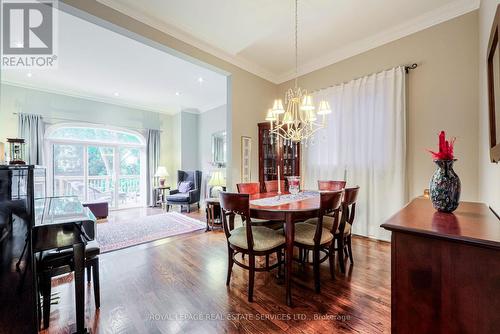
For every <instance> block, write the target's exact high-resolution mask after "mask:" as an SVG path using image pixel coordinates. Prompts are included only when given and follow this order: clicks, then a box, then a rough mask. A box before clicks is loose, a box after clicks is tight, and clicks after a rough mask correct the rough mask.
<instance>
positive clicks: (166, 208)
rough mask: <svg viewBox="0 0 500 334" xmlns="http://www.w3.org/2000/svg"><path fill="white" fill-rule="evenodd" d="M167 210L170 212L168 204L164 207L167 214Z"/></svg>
mask: <svg viewBox="0 0 500 334" xmlns="http://www.w3.org/2000/svg"><path fill="white" fill-rule="evenodd" d="M169 210H170V205H168V204H167V205H165V211H167V212H168V211H169Z"/></svg>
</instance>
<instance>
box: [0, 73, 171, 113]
mask: <svg viewBox="0 0 500 334" xmlns="http://www.w3.org/2000/svg"><path fill="white" fill-rule="evenodd" d="M1 84H2V85H8V86H14V87H20V88H25V89H30V90H36V91H40V92H44V93H49V94H57V95H63V96H68V97H74V98H78V99H85V100H89V101H94V102H100V103H106V104H112V105H115V106H120V107H125V108H130V109H134V110H138V111H148V112H154V113H157V114H163V115H175V114H178V113H179V112H180V111H179V110H175V111H174V112H169V111H160V110H158V109H152V108H150V107H147V106H144V105H139V104H133V103H126V102H122V101H123V99H122V100H118V99H113V98H104V97H97V96H95V95H86V94H82V93H80V92H77V91H73V90H70V89H61V90H58V89H49V88H43V87H40V86H35V85H30V84H25V83H18V82H13V81H9V80H2V82H1Z"/></svg>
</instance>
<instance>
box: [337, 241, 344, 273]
mask: <svg viewBox="0 0 500 334" xmlns="http://www.w3.org/2000/svg"><path fill="white" fill-rule="evenodd" d="M337 247H338V249H337V254H338V258H339V266H340V272H342V274H345V262H344V237H343V236H341V237H339V238H338V239H337Z"/></svg>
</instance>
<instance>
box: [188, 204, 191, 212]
mask: <svg viewBox="0 0 500 334" xmlns="http://www.w3.org/2000/svg"><path fill="white" fill-rule="evenodd" d="M187 211H188V213H191V204H188V209H187Z"/></svg>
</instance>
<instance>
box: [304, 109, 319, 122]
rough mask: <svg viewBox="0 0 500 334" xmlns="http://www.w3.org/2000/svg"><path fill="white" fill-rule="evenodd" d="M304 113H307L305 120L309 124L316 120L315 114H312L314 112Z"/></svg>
mask: <svg viewBox="0 0 500 334" xmlns="http://www.w3.org/2000/svg"><path fill="white" fill-rule="evenodd" d="M306 113H307V120H308V121H309V122H314V121H315V120H317V117H316V113H315V112H314V110H309V111H306Z"/></svg>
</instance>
